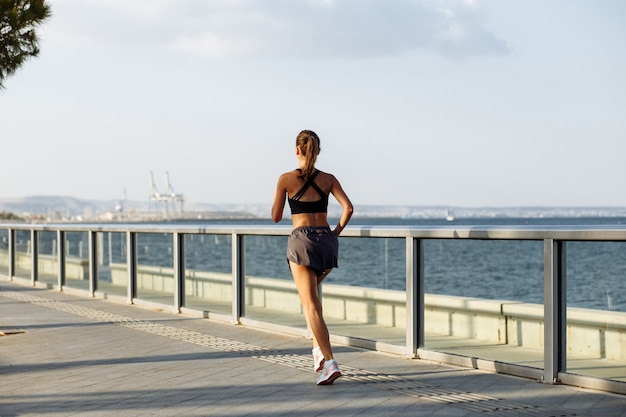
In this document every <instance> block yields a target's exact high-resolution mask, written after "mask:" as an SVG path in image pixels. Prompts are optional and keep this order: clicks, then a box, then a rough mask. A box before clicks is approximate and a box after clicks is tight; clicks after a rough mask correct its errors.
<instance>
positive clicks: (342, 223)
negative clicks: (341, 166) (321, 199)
mask: <svg viewBox="0 0 626 417" xmlns="http://www.w3.org/2000/svg"><path fill="white" fill-rule="evenodd" d="M330 192H331V193H332V194H333V196H335V198H336V199H337V202H338V203H339V205H341V207H342V208H343V212H342V213H341V217H340V218H339V222H338V223H337V226H336V227H335V230H333V232H334V233H335V234H336V235H337V236H339V234H340V233H341V231H342V230H343V229H344V228H345V227H346V226H347V225H348V222H349V221H350V218H351V217H352V212H353V211H354V207H353V206H352V202H351V201H350V199H349V198H348V195H347V194H346V193H345V191H343V188H342V187H341V184H339V181H338V180H337V178H335V177H334V176H333V185H332V188H331V189H330Z"/></svg>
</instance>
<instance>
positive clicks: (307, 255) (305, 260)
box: [287, 226, 339, 276]
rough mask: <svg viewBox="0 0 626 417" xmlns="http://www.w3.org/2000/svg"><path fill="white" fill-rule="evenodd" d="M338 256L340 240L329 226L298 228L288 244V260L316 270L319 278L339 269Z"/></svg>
mask: <svg viewBox="0 0 626 417" xmlns="http://www.w3.org/2000/svg"><path fill="white" fill-rule="evenodd" d="M338 255H339V239H338V238H337V235H335V234H334V233H333V232H332V230H330V227H327V226H304V227H297V228H295V229H293V231H292V232H291V235H290V236H289V240H288V242H287V260H288V261H291V262H293V263H296V264H298V265H304V266H308V267H309V268H312V269H314V270H315V273H316V274H317V276H320V275H322V274H323V273H324V272H325V271H326V270H328V269H331V268H337V258H338Z"/></svg>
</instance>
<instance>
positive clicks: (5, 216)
mask: <svg viewBox="0 0 626 417" xmlns="http://www.w3.org/2000/svg"><path fill="white" fill-rule="evenodd" d="M0 220H24V219H22V218H21V217H20V216H18V215H17V214H13V213H11V212H6V211H1V212H0Z"/></svg>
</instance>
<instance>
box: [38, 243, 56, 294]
mask: <svg viewBox="0 0 626 417" xmlns="http://www.w3.org/2000/svg"><path fill="white" fill-rule="evenodd" d="M37 238H38V240H39V242H38V250H39V253H38V254H37V281H41V282H45V283H48V284H50V285H57V284H58V283H59V253H58V249H59V242H58V241H57V233H56V232H50V231H41V232H39V233H37Z"/></svg>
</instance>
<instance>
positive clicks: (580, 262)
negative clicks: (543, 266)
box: [566, 242, 626, 382]
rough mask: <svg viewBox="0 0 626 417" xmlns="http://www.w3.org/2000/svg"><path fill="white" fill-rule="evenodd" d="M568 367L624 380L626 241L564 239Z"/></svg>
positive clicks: (625, 355) (590, 373)
mask: <svg viewBox="0 0 626 417" xmlns="http://www.w3.org/2000/svg"><path fill="white" fill-rule="evenodd" d="M566 263H567V271H566V276H567V313H566V315H567V333H566V334H567V336H566V337H567V342H566V343H567V372H570V373H574V374H580V375H585V376H591V377H597V378H605V379H614V380H617V381H621V382H626V242H567V243H566Z"/></svg>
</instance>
